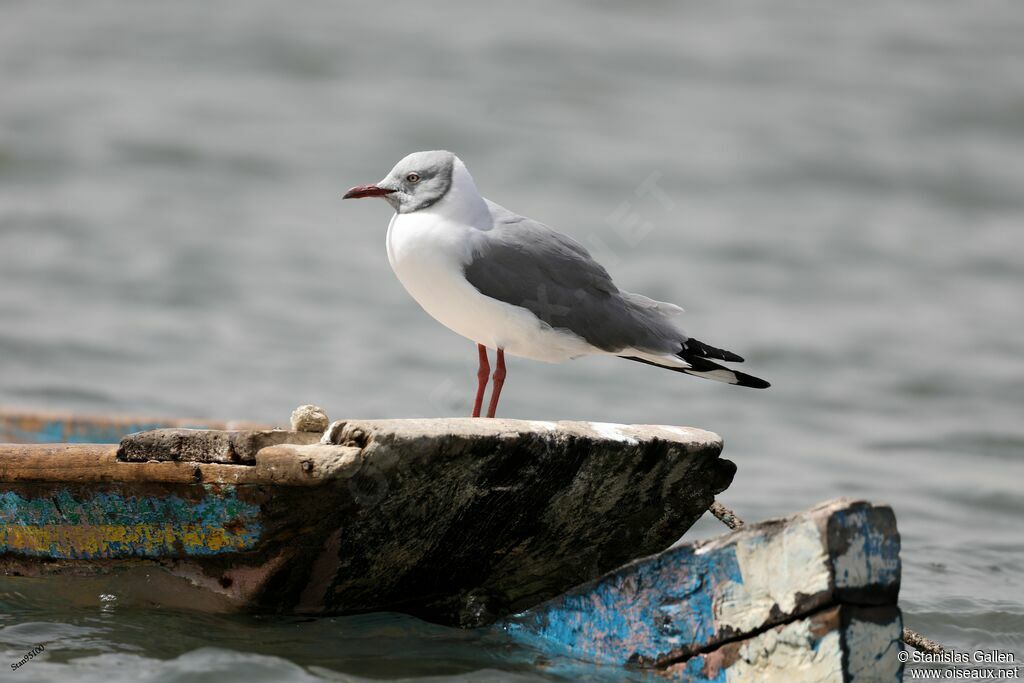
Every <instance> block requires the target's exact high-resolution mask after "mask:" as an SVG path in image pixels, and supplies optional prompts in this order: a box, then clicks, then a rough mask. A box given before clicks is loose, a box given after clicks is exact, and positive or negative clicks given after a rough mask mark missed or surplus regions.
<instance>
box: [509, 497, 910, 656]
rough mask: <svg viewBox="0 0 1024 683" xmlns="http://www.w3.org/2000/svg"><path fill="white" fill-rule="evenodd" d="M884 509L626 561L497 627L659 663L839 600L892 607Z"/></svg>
mask: <svg viewBox="0 0 1024 683" xmlns="http://www.w3.org/2000/svg"><path fill="white" fill-rule="evenodd" d="M899 581H900V563H899V535H898V533H897V532H896V524H895V518H894V516H893V514H892V510H891V509H890V508H888V507H886V506H879V507H875V506H872V505H870V504H868V503H865V502H851V501H847V500H836V501H831V502H829V503H826V504H823V505H821V506H818V507H815V508H812V509H811V510H809V511H807V512H804V513H801V514H799V515H796V516H794V517H791V518H787V519H782V520H773V521H769V522H764V523H761V524H757V525H751V526H747V527H744V528H743V529H741V530H739V531H735V532H733V533H730V534H727V535H725V536H722V537H720V538H717V539H714V540H711V541H705V542H698V543H690V544H686V545H682V546H679V547H676V548H673V549H670V550H667V551H665V552H662V553H659V554H657V555H653V556H651V557H647V558H644V559H641V560H637V561H635V562H632V563H630V564H627V565H625V566H623V567H620V568H619V569H616V570H615V571H613V572H611V573H609V574H606V575H605V576H603V577H601V578H599V579H597V580H596V581H593V582H590V583H587V584H585V585H582V586H579V587H577V588H575V589H573V590H571V591H569V592H568V593H567V594H565V595H562V596H560V597H558V598H555V599H554V600H552V601H550V602H548V603H545V604H543V605H540V606H538V607H535V608H533V609H531V610H529V611H527V612H525V613H523V614H520V615H517V616H515V617H513V618H511V619H509V620H507V621H506V622H505V623H504V628H505V629H506V630H507V631H508V632H509V633H510V634H512V635H513V636H515V637H517V638H520V639H522V640H526V641H529V642H532V643H534V644H535V645H537V646H539V647H546V648H548V649H550V650H551V651H552V653H567V654H571V655H572V656H577V657H580V658H584V659H588V660H592V661H597V662H605V663H610V664H619V665H627V664H629V665H639V666H647V667H664V666H667V665H669V664H671V663H673V662H678V661H680V660H682V659H685V658H687V657H690V656H693V655H694V654H696V653H698V652H702V651H706V650H707V649H709V648H713V647H716V646H718V645H720V644H722V643H725V642H727V641H730V640H735V639H737V638H742V637H745V636H747V635H749V634H752V633H756V632H758V631H759V630H762V629H764V628H767V627H771V626H773V625H777V624H782V623H785V622H788V621H792V620H794V619H797V618H801V617H803V616H806V615H808V614H810V613H812V612H814V611H816V610H820V609H822V608H825V607H829V606H833V605H838V604H842V603H844V602H850V603H856V604H863V605H890V604H895V602H896V597H897V594H898V592H899Z"/></svg>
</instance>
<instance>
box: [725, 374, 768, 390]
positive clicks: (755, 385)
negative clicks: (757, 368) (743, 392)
mask: <svg viewBox="0 0 1024 683" xmlns="http://www.w3.org/2000/svg"><path fill="white" fill-rule="evenodd" d="M733 373H734V374H735V375H736V379H737V380H738V381H737V382H736V386H738V387H750V388H751V389H767V388H768V387H770V386H771V385H772V384H771V382H769V381H767V380H763V379H761V378H760V377H754V376H753V375H747V374H744V373H742V372H736V371H735V370H734V371H733Z"/></svg>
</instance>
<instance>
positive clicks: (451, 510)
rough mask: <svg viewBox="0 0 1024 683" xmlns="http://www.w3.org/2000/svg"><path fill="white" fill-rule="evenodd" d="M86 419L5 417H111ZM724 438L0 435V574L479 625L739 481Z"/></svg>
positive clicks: (510, 431) (339, 432)
mask: <svg viewBox="0 0 1024 683" xmlns="http://www.w3.org/2000/svg"><path fill="white" fill-rule="evenodd" d="M83 422H84V421H83V420H77V421H76V422H74V424H75V425H76V426H75V427H74V428H73V429H72V428H68V427H64V428H61V427H58V426H55V420H53V419H50V420H47V421H44V424H45V425H46V426H45V428H40V429H39V430H38V431H37V432H33V431H32V430H31V429H29V428H27V427H26V423H27V421H26V419H25V418H13V417H11V418H8V419H7V422H6V423H7V424H12V423H13V424H17V425H18V427H17V430H16V431H15V430H12V429H11V428H10V427H7V428H6V429H7V435H8V438H9V437H10V435H11V434H12V433H14V434H15V435H17V436H18V437H19V438H20V439H21V440H25V441H27V440H30V438H29V437H31V435H32V434H33V433H38V434H41V435H43V436H42V438H52V436H53V435H55V434H58V433H60V434H65V435H66V434H79V433H83V432H84V433H96V432H97V431H104V430H107V433H109V431H110V430H111V429H112V428H111V427H110V426H109V425H108V426H106V427H102V428H100V427H93V426H82V425H83ZM127 426H128V428H131V427H134V426H135V424H134V423H132V424H129V425H127ZM721 448H722V443H721V440H720V439H719V438H718V436H716V435H714V434H712V433H710V432H705V431H702V430H699V429H687V428H679V427H659V426H621V425H606V424H592V423H582V422H557V423H553V422H527V421H516V420H479V419H475V420H474V419H470V418H465V419H443V420H350V421H344V422H340V423H335V424H334V425H332V429H331V430H330V431H329V432H328V433H327V434H325V435H324V436H323V437H321V435H320V434H319V433H316V432H292V431H286V430H266V429H264V430H227V431H225V430H212V429H181V428H177V429H169V430H156V431H145V432H139V433H136V434H132V435H128V436H125V437H124V438H123V439H121V441H120V443H119V444H110V445H102V444H82V443H77V444H53V443H49V444H35V445H33V444H27V445H26V444H20V445H10V444H9V445H0V552H2V556H0V571H3V572H5V573H6V574H9V575H10V574H18V575H22V576H34V577H46V576H76V577H79V579H78V580H76V581H75V582H68V581H63V582H58V583H57V584H55V586H54V589H55V590H56V589H66V590H67V591H68V592H70V593H73V594H74V595H69V596H68V598H69V599H74V598H75V597H76V595H78V596H80V595H81V594H83V593H84V592H83V591H81V590H78V589H79V588H80V587H82V586H84V585H86V584H84V583H83V581H84V580H86V579H88V580H90V581H92V582H94V583H98V584H102V585H105V586H108V587H110V588H113V587H115V586H116V587H117V588H118V590H117V591H115V592H116V594H117V595H118V596H119V601H120V602H121V603H125V602H129V603H130V602H140V603H142V604H146V603H147V602H159V603H162V604H174V605H178V606H186V607H201V608H204V609H218V610H227V609H240V608H244V609H256V610H266V611H276V612H301V613H319V614H327V613H349V612H366V611H378V610H393V611H401V612H406V613H410V614H414V615H417V616H421V617H423V618H426V619H429V620H431V621H434V622H438V623H443V624H454V625H463V626H470V625H479V624H483V623H487V622H489V621H493V620H494V619H495V618H497V617H500V616H504V615H506V614H509V613H514V612H518V611H521V610H523V609H526V608H528V607H531V606H533V605H536V604H537V603H539V602H541V601H543V600H546V599H549V598H552V597H554V596H556V595H558V594H560V593H561V592H563V591H564V590H566V589H568V588H570V587H572V586H574V585H577V584H579V583H582V582H584V581H587V580H590V579H593V578H595V577H597V576H599V575H601V574H602V573H603V572H605V571H608V570H611V569H613V568H615V567H617V566H619V565H621V564H622V563H623V562H626V561H628V560H631V559H633V558H634V557H636V556H637V555H643V554H648V553H652V552H657V551H659V550H662V549H664V548H665V547H667V546H668V545H669V544H671V543H672V542H673V541H675V540H676V539H678V537H679V536H680V535H681V534H682V533H683V532H684V531H685V530H686V529H688V528H689V527H690V526H691V525H692V524H693V523H694V522H695V521H696V520H697V519H698V518H699V517H700V516H701V515H702V514H703V513H704V511H705V510H706V509H707V507H708V505H709V504H710V503H711V502H712V501H713V499H714V496H715V494H717V493H719V492H720V491H722V490H724V489H725V488H726V487H727V486H728V485H729V483H730V482H731V480H732V476H733V473H734V472H735V466H734V465H733V464H732V463H731V462H729V461H728V460H724V459H722V458H721V457H720V452H721ZM109 592H111V591H107V590H103V591H91V592H90V594H91V595H93V596H96V595H99V594H100V593H109Z"/></svg>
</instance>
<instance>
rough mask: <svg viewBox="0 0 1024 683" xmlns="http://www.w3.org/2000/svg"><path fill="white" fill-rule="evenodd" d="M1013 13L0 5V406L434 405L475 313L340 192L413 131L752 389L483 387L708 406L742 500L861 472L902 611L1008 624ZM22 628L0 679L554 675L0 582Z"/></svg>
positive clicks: (565, 370) (735, 494) (438, 646)
mask: <svg viewBox="0 0 1024 683" xmlns="http://www.w3.org/2000/svg"><path fill="white" fill-rule="evenodd" d="M1022 35H1024V7H1022V6H1021V5H1020V3H1019V2H1015V1H1014V0H1004V1H995V0H992V1H989V0H980V1H979V2H972V3H956V2H950V1H943V2H931V1H928V2H925V1H924V0H913V1H908V2H901V3H883V2H873V1H872V2H860V3H843V4H837V3H815V2H810V1H805V0H778V1H776V2H773V3H753V2H724V3H670V2H650V3H645V4H642V5H638V4H636V3H629V4H619V3H610V2H591V3H585V2H580V1H574V2H563V3H559V4H558V5H555V6H552V5H550V4H548V3H541V2H538V1H536V0H531V1H530V2H522V3H513V4H506V5H503V6H498V5H488V6H486V7H483V6H481V5H479V4H477V3H469V2H462V3H453V4H445V5H443V6H442V5H439V4H436V3H424V2H420V3H414V2H406V1H404V0H396V1H394V2H390V3H387V4H386V5H385V4H368V3H361V4H355V3H353V4H348V5H343V4H341V3H334V2H326V1H323V0H314V1H312V2H305V3H301V4H298V5H296V4H293V3H280V2H270V1H269V0H262V1H260V0H257V1H253V2H248V3H245V4H239V3H227V2H220V3H208V2H197V1H195V0H180V1H179V2H174V3H167V2H155V1H153V0H146V1H143V0H136V1H135V2H109V1H97V2H91V3H88V4H86V5H80V4H73V3H66V2H64V3H62V2H51V1H48V0H19V1H11V0H3V1H2V2H0V404H7V405H16V406H27V407H36V408H40V409H60V410H73V411H84V412H91V413H120V412H128V413H135V414H147V415H150V414H151V415H167V416H204V417H206V416H209V417H223V418H248V419H260V420H268V421H273V422H282V421H284V420H285V419H286V417H287V415H288V413H289V411H290V410H291V408H293V407H294V406H295V405H297V404H299V403H306V402H313V403H318V404H320V405H323V406H325V407H326V408H327V410H328V412H329V414H330V415H331V416H332V417H384V416H388V417H413V416H441V415H452V414H467V413H468V410H469V399H470V392H471V390H472V387H473V381H474V373H475V369H476V365H475V363H476V359H475V354H474V351H473V346H472V344H471V343H469V342H468V341H466V340H463V339H461V338H459V337H456V336H455V335H454V334H453V333H451V332H449V331H448V330H446V329H444V328H443V327H441V326H440V325H439V324H437V323H435V322H434V321H433V320H431V319H430V318H428V316H427V315H426V314H425V313H423V312H422V311H421V310H420V309H419V308H418V307H417V306H416V304H415V303H414V302H413V301H412V300H411V299H410V298H409V297H408V296H407V295H406V293H405V292H404V291H403V290H402V288H401V286H400V285H399V284H398V282H397V280H395V278H394V276H393V275H392V273H391V271H390V268H389V267H388V264H387V259H386V255H385V251H384V234H385V229H386V226H387V222H388V220H389V217H390V213H389V209H388V207H387V206H386V205H385V204H384V203H383V202H371V201H364V202H345V203H344V204H343V203H342V201H341V194H342V193H343V192H344V190H345V189H346V188H348V187H349V186H351V185H355V184H358V183H363V182H373V181H375V180H377V179H379V178H381V177H382V176H383V175H384V174H385V173H386V172H387V171H388V170H389V169H390V168H391V166H392V164H393V163H394V162H395V161H397V160H398V159H399V158H401V157H402V156H404V155H405V154H406V153H408V152H411V151H415V150H420V149H434V148H448V149H451V150H453V151H455V152H456V153H457V154H459V155H460V156H461V157H462V158H463V159H464V160H465V161H466V163H467V165H468V166H469V168H470V170H471V171H472V172H473V174H474V176H475V178H476V180H477V184H478V185H479V187H480V188H481V190H482V191H483V192H484V194H485V195H487V196H489V197H490V198H491V199H494V200H495V201H498V202H499V203H501V204H504V205H506V206H508V207H509V208H511V209H513V210H515V211H518V212H521V213H525V214H527V215H529V216H531V217H535V218H537V219H540V220H543V221H545V222H547V223H549V224H550V225H553V226H555V227H556V228H559V229H561V230H564V231H566V232H569V233H571V234H573V235H575V236H576V237H577V238H578V239H580V240H581V241H583V242H584V243H585V244H586V245H587V246H588V247H589V248H590V249H591V251H592V252H593V253H594V255H595V256H597V257H598V258H599V259H600V260H602V261H603V262H604V263H605V264H606V265H607V266H608V268H609V270H610V271H611V272H612V274H613V276H615V278H616V280H617V282H618V283H619V284H620V286H622V287H623V288H625V289H629V290H632V291H638V292H642V293H644V294H647V295H649V296H651V297H654V298H657V299H663V300H668V301H674V302H677V303H679V304H681V305H683V306H684V307H686V308H687V310H688V314H687V317H686V320H685V326H686V329H687V330H689V331H691V332H692V333H693V334H695V335H696V336H699V337H700V338H701V339H705V340H707V341H709V342H711V343H716V344H719V345H722V346H724V347H726V348H729V349H733V350H735V351H738V352H739V353H741V354H743V355H744V356H746V357H747V359H748V363H747V364H748V365H749V369H750V371H751V372H753V373H754V374H757V375H760V376H763V377H766V378H768V379H769V380H771V381H772V382H773V385H774V386H773V387H772V389H770V390H769V391H766V392H757V391H749V390H741V389H737V388H734V387H729V386H725V385H721V384H717V383H712V382H705V381H700V380H696V379H692V378H685V377H681V376H679V375H677V374H674V373H668V372H663V371H659V370H656V369H654V368H648V367H645V366H641V365H638V364H635V363H623V362H620V361H617V360H615V359H607V358H604V359H583V360H578V361H574V362H572V363H567V364H564V365H560V366H549V365H544V364H539V363H534V362H529V361H519V360H516V359H512V360H511V363H510V371H509V372H510V374H509V379H508V381H507V383H506V388H505V393H504V394H503V397H502V413H503V414H504V416H507V417H517V418H543V419H588V420H603V421H611V422H646V423H668V424H684V425H693V426H699V427H703V428H707V429H711V430H714V431H717V432H719V433H720V434H722V435H723V436H724V437H725V439H726V455H727V456H728V457H729V458H731V459H732V460H734V461H735V462H736V463H737V464H738V465H739V472H738V474H737V476H736V479H735V482H734V484H733V486H732V488H731V489H730V490H729V491H728V492H726V493H725V494H723V496H722V500H723V501H724V502H726V503H727V504H729V505H731V506H732V507H734V508H735V509H736V510H737V512H738V513H739V514H740V515H741V516H742V517H745V518H747V519H750V520H756V519H761V518H764V517H767V516H771V515H778V514H785V513H789V512H793V511H795V510H797V509H800V508H803V507H806V506H809V505H811V504H813V503H815V502H818V501H820V500H824V499H827V498H830V497H833V496H838V495H846V496H853V497H865V498H869V499H871V500H873V501H880V502H889V503H892V504H893V505H894V506H895V509H896V512H897V516H898V519H899V524H900V530H901V533H902V536H903V559H904V583H903V590H902V596H901V602H902V606H903V607H904V609H905V618H906V622H907V624H908V625H909V626H911V627H913V628H916V629H918V630H920V631H921V632H923V633H925V634H926V635H929V636H931V637H933V638H935V639H937V640H939V641H942V642H944V643H947V644H950V645H953V646H957V647H963V648H972V649H973V648H975V647H984V648H993V647H994V648H1002V649H1010V650H1016V651H1017V653H1018V658H1020V656H1021V655H1024V635H1022V634H1024V530H1022V513H1024V498H1022V493H1021V490H1022V483H1024V464H1022V460H1021V455H1022V451H1024V317H1022V316H1024V305H1022V302H1024V232H1022V231H1024V40H1022V39H1021V36H1022ZM651 187H654V188H656V190H657V191H653V192H652V191H649V188H651ZM712 522H713V520H712ZM714 524H717V522H715V523H714ZM719 531H720V527H718V526H713V525H712V523H711V522H706V521H702V522H701V523H700V524H699V525H698V526H697V527H696V528H695V529H694V530H693V531H692V532H691V535H692V536H694V537H697V536H701V535H706V534H709V533H717V532H719ZM36 643H45V644H46V648H47V649H46V652H45V654H44V655H42V656H41V658H40V659H41V660H42V661H35V662H33V663H31V664H29V665H27V666H25V667H23V668H22V669H21V670H19V671H18V672H17V677H18V680H24V681H39V680H47V681H67V680H98V681H99V680H102V681H113V680H160V681H170V680H180V679H197V680H198V679H202V680H217V681H230V680H239V681H247V682H251V681H257V680H268V681H284V680H288V681H292V680H295V681H305V680H311V679H316V678H336V679H340V680H353V679H358V678H361V677H370V678H400V677H403V676H426V675H431V676H436V677H439V678H442V679H443V678H446V677H449V676H456V677H461V679H463V680H492V679H493V680H537V679H543V678H546V677H552V676H554V675H555V674H556V673H557V672H556V671H555V670H553V669H552V668H551V666H550V665H543V664H540V663H534V658H533V655H532V653H529V652H525V651H519V650H507V649H506V648H507V646H505V645H502V644H501V643H498V642H493V641H492V640H490V639H489V638H488V637H486V636H482V635H480V634H472V633H462V632H458V631H451V630H448V629H441V628H437V627H434V626H430V625H425V624H422V623H420V622H417V621H415V620H411V619H407V618H404V617H393V616H386V615H376V616H371V617H359V618H346V619H320V620H297V619H283V620H274V619H252V618H246V617H238V618H234V617H232V618H219V617H208V616H198V615H190V614H178V613H171V612H151V613H140V612H131V611H124V610H119V609H118V608H117V607H116V605H109V606H108V607H107V608H105V609H104V611H103V612H102V613H96V612H95V611H81V610H75V609H72V608H70V607H66V606H64V605H61V604H58V603H55V602H54V601H52V600H47V599H46V598H45V596H44V597H41V598H40V597H32V596H28V595H25V594H23V593H21V592H19V590H18V588H17V584H9V583H5V584H4V585H3V590H2V591H0V660H2V661H0V668H4V669H6V668H7V664H8V662H13V661H17V660H18V659H20V658H21V656H22V655H23V654H24V652H26V651H27V650H29V649H31V647H32V646H33V645H34V644H36ZM201 672H206V673H205V674H201ZM11 675H12V676H13V674H11ZM202 676H205V678H202Z"/></svg>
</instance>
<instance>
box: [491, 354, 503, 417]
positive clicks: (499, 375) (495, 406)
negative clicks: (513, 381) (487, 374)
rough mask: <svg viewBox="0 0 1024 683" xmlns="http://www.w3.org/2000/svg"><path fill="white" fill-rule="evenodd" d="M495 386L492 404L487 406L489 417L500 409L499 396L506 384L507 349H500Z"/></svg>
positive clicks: (495, 371) (492, 390) (492, 391)
mask: <svg viewBox="0 0 1024 683" xmlns="http://www.w3.org/2000/svg"><path fill="white" fill-rule="evenodd" d="M491 379H493V380H494V385H493V388H492V389H491V404H490V405H489V406H487V417H494V411H496V410H497V409H498V397H499V396H501V386H502V385H503V384H505V349H498V367H496V368H494V377H492V378H491Z"/></svg>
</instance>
